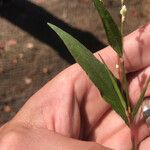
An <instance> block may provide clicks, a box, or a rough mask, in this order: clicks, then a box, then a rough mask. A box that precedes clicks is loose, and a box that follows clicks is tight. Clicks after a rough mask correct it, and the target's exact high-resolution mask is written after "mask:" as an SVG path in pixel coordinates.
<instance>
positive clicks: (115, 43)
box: [93, 0, 123, 56]
mask: <svg viewBox="0 0 150 150" xmlns="http://www.w3.org/2000/svg"><path fill="white" fill-rule="evenodd" d="M93 1H94V4H95V7H96V9H97V11H98V13H99V15H100V17H101V19H102V22H103V25H104V28H105V32H106V35H107V39H108V42H109V44H110V45H111V46H112V48H113V49H114V50H115V51H116V52H117V53H118V55H119V56H122V54H123V50H122V35H121V32H120V30H119V29H118V27H117V25H116V23H115V22H114V20H113V18H112V17H111V15H110V13H109V12H108V11H107V9H106V8H105V6H104V4H103V2H102V1H101V0H93Z"/></svg>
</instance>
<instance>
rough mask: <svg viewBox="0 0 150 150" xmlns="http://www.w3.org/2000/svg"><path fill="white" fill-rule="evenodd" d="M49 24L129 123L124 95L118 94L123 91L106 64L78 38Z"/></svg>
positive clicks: (105, 97)
mask: <svg viewBox="0 0 150 150" xmlns="http://www.w3.org/2000/svg"><path fill="white" fill-rule="evenodd" d="M48 25H49V26H50V27H51V28H52V29H53V30H54V31H55V32H56V33H57V34H58V35H59V37H60V38H61V39H62V40H63V42H64V43H65V45H66V46H67V48H68V50H69V51H70V53H71V54H72V56H73V57H74V59H75V60H76V62H78V63H79V64H80V66H81V67H82V68H83V69H84V71H85V72H86V73H87V75H88V76H89V78H90V79H91V80H92V81H93V83H94V84H95V85H96V87H97V88H98V89H99V91H100V93H101V95H102V97H103V98H104V99H105V101H107V102H108V103H109V104H110V105H111V106H112V108H113V109H114V110H115V111H116V112H117V113H118V114H119V115H120V116H121V117H122V118H123V119H124V121H125V122H126V123H127V124H128V118H127V115H126V104H125V101H124V99H123V97H121V95H119V94H118V93H120V94H121V92H120V89H119V87H118V85H117V82H116V80H117V79H116V78H115V77H114V76H113V75H112V74H111V73H110V71H109V70H108V69H107V68H106V66H105V65H104V64H103V63H101V62H100V61H99V60H98V59H96V58H95V56H94V55H93V54H92V53H91V52H90V51H89V50H88V49H87V48H86V47H85V46H84V45H82V44H81V43H80V42H79V41H78V40H76V39H75V38H73V37H72V36H71V35H69V34H68V33H66V32H65V31H63V30H62V29H60V28H58V27H56V26H55V25H53V24H50V23H48Z"/></svg>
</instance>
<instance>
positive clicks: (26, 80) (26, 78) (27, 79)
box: [24, 77, 32, 85]
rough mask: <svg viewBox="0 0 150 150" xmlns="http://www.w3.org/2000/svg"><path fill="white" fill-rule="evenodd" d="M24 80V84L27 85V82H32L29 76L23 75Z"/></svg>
mask: <svg viewBox="0 0 150 150" xmlns="http://www.w3.org/2000/svg"><path fill="white" fill-rule="evenodd" d="M24 81H25V84H26V85H29V84H31V83H32V79H31V78H29V77H25V79H24Z"/></svg>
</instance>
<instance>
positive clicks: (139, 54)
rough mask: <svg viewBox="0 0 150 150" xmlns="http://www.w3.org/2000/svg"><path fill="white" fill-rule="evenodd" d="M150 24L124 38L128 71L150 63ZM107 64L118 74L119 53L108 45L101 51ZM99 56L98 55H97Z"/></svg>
mask: <svg viewBox="0 0 150 150" xmlns="http://www.w3.org/2000/svg"><path fill="white" fill-rule="evenodd" d="M149 49H150V24H147V25H145V26H142V27H140V28H139V29H138V30H136V31H134V32H133V33H131V34H129V35H128V36H126V37H125V38H124V50H125V54H124V57H125V67H126V71H127V73H129V72H134V71H137V70H139V69H142V68H144V67H146V66H148V65H150V57H149V56H150V50H149ZM99 53H100V54H101V56H102V57H103V59H104V60H105V62H106V64H107V65H108V66H109V68H110V69H111V70H112V72H113V73H114V74H115V75H117V74H118V73H117V72H118V71H117V69H116V64H118V59H117V55H116V53H115V52H114V50H112V48H110V47H107V48H105V49H103V50H102V51H100V52H99ZM97 58H99V57H98V55H97Z"/></svg>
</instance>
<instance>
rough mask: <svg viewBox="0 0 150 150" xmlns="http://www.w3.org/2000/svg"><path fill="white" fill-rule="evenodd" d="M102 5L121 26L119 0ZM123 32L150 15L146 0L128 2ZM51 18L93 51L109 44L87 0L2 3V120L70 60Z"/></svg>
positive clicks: (0, 90)
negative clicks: (50, 26)
mask: <svg viewBox="0 0 150 150" xmlns="http://www.w3.org/2000/svg"><path fill="white" fill-rule="evenodd" d="M105 3H106V6H107V8H108V9H109V11H110V12H111V14H112V15H113V17H114V19H115V21H116V22H117V24H118V25H119V14H118V11H119V7H120V4H119V2H118V1H117V0H116V1H113V0H107V1H106V2H105ZM127 8H128V15H127V22H126V25H125V34H128V33H130V32H132V31H133V30H135V29H136V28H137V27H139V26H140V25H142V24H145V23H147V22H148V21H149V19H150V9H149V8H150V1H149V0H130V1H127ZM47 22H51V23H54V24H56V25H57V26H59V27H61V28H62V29H64V30H66V31H67V32H69V33H70V34H72V35H73V36H74V37H76V38H77V39H79V40H80V41H81V42H82V43H83V44H84V45H85V46H87V47H88V48H89V49H90V50H91V51H92V52H95V51H97V50H99V49H101V48H103V47H105V46H106V45H107V40H106V37H105V32H104V30H103V27H102V24H101V21H100V19H99V17H98V14H97V12H96V10H95V9H94V6H93V4H92V2H91V0H72V1H71V0H30V1H27V0H13V2H12V3H8V1H4V3H3V2H1V3H0V124H3V123H5V122H6V121H8V120H10V119H11V118H12V117H13V116H14V115H15V114H16V112H17V111H18V110H19V109H20V108H21V106H22V105H23V104H24V103H25V102H26V100H27V99H28V98H29V97H30V96H31V95H32V94H33V93H35V92H36V91H37V90H38V89H40V88H41V87H42V86H43V85H44V84H45V83H46V82H48V81H49V80H50V79H51V78H53V77H54V76H55V75H56V74H57V73H59V72H60V71H61V70H63V69H64V68H66V67H67V66H69V65H70V64H72V63H74V60H73V58H72V57H71V56H70V54H69V53H68V51H67V49H66V47H65V46H64V45H63V43H62V41H61V40H60V39H59V38H58V37H57V36H56V34H55V33H54V32H53V31H51V30H49V28H48V26H47V24H46V23H47Z"/></svg>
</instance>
